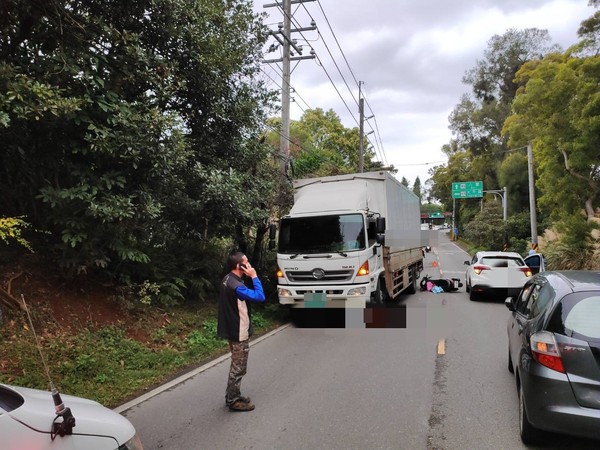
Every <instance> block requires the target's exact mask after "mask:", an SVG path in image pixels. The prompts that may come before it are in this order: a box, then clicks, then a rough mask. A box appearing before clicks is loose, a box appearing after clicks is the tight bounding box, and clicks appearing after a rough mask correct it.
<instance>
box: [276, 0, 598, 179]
mask: <svg viewBox="0 0 600 450" xmlns="http://www.w3.org/2000/svg"><path fill="white" fill-rule="evenodd" d="M319 5H321V6H322V8H323V9H324V11H325V13H326V17H327V19H328V20H329V24H328V23H327V21H326V19H325V17H324V16H323V15H322V13H321V9H320V7H319ZM294 8H295V9H294V19H295V24H296V25H297V26H305V25H308V24H309V23H310V21H311V20H312V19H314V20H315V21H316V23H317V26H318V28H319V33H320V36H319V34H318V33H317V32H306V33H302V34H301V35H295V36H294V37H296V38H298V39H299V40H301V41H302V40H306V41H307V42H305V43H304V42H303V44H304V45H310V46H312V47H313V48H314V49H315V51H316V52H317V54H318V56H319V61H321V63H322V66H320V65H319V63H318V61H310V60H309V61H301V62H300V63H298V64H297V65H295V66H293V67H294V69H293V72H292V79H291V85H292V86H293V87H294V88H295V89H296V91H297V92H296V94H294V96H295V97H296V100H297V101H296V103H295V104H293V105H292V108H291V111H292V118H293V119H298V118H299V117H300V116H301V114H302V109H301V108H304V109H306V108H307V107H311V108H317V107H320V108H323V109H325V110H327V109H333V110H334V111H335V112H336V113H337V114H338V115H339V116H340V118H341V120H342V122H343V123H344V125H345V126H347V127H355V126H358V125H357V120H358V106H357V104H356V99H357V98H358V86H357V84H356V82H355V79H356V81H361V82H364V85H362V86H361V89H362V90H363V93H364V94H365V96H366V99H367V102H368V107H369V108H368V110H367V114H371V111H370V109H372V112H373V113H374V114H375V116H376V122H377V125H378V127H377V128H378V129H379V132H380V136H381V140H382V142H383V151H384V152H385V159H386V160H387V162H388V163H390V164H393V165H394V166H396V167H397V168H398V169H399V174H398V177H399V178H401V177H402V176H405V177H406V178H407V179H408V180H409V181H410V182H413V181H414V179H415V178H416V177H417V176H419V178H420V179H421V182H422V183H424V182H425V180H426V179H427V178H429V175H428V171H429V169H430V168H431V167H432V166H433V162H435V163H436V164H437V163H438V162H439V161H440V160H442V161H443V160H445V155H444V154H443V153H442V152H441V147H442V146H443V145H445V144H447V143H448V142H449V141H450V139H451V137H452V135H451V132H450V130H449V129H448V124H449V123H448V116H449V114H450V113H451V111H452V109H453V108H454V107H455V106H456V105H457V104H458V103H459V101H460V98H461V96H462V95H463V94H464V93H465V92H469V90H470V89H469V88H470V87H469V86H467V85H465V84H463V83H462V78H463V76H464V74H465V72H466V71H467V70H469V69H471V68H472V67H474V66H475V64H476V62H477V60H478V59H482V58H483V57H484V51H485V50H486V49H487V45H488V42H489V40H490V39H491V38H492V36H494V35H502V34H504V33H505V32H506V31H507V30H508V29H512V28H514V29H526V28H539V29H547V30H548V31H549V33H550V36H551V37H552V39H553V42H554V43H558V44H560V45H561V47H562V48H563V49H566V48H567V47H569V46H570V45H572V44H574V43H575V42H576V41H577V29H578V27H579V25H580V23H581V21H582V20H584V19H586V18H588V17H590V16H591V15H592V14H593V12H594V9H593V8H591V7H589V6H587V2H586V1H582V0H529V1H523V0H479V1H477V2H474V1H472V0H453V1H439V0H404V1H396V2H392V1H390V0H370V1H369V2H364V1H362V0H345V1H344V2H338V1H335V2H334V1H328V0H319V1H317V2H308V3H305V4H304V5H302V6H300V5H297V6H295V7H294ZM270 12H271V13H272V14H273V15H274V18H273V20H272V21H273V22H277V21H281V14H279V16H278V15H277V14H276V12H275V11H272V10H271V11H270ZM329 26H331V28H332V29H333V34H332V33H331V31H330V30H329ZM336 40H337V42H336ZM338 43H339V46H340V47H341V48H342V51H343V54H342V53H341V52H340V50H339V48H338ZM325 44H326V45H327V47H326V46H325ZM330 53H331V55H332V56H333V58H332V56H331V55H330ZM344 57H345V59H344ZM334 60H335V63H334ZM346 61H347V62H348V64H349V65H350V68H351V70H352V72H351V71H350V69H349V68H348V65H347V63H346ZM336 63H337V67H336ZM271 70H273V72H272V73H273V74H274V75H273V76H275V77H277V76H280V73H279V74H278V73H277V71H276V70H275V69H273V68H272V69H271ZM339 72H341V73H342V74H340V73H339ZM327 74H328V75H327ZM342 75H343V76H342ZM328 76H329V77H331V79H332V80H333V83H334V84H335V86H336V87H337V91H336V88H334V87H333V86H332V83H331V82H330V81H329V79H328ZM346 84H347V85H348V86H349V89H348V87H346ZM338 92H339V94H338ZM340 96H341V97H342V98H343V99H344V102H345V104H344V102H343V101H342V100H341V99H340ZM305 102H306V103H305ZM348 110H350V111H348ZM373 122H374V121H373V120H372V119H371V120H370V121H368V122H367V127H366V130H367V131H369V130H370V129H371V128H368V127H372V128H374V123H373ZM373 137H374V136H373V135H371V136H369V138H370V139H371V140H373ZM380 151H381V150H380Z"/></svg>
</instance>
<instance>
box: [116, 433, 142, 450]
mask: <svg viewBox="0 0 600 450" xmlns="http://www.w3.org/2000/svg"><path fill="white" fill-rule="evenodd" d="M119 450H144V446H143V445H142V441H140V438H139V436H138V435H137V434H136V435H134V436H133V437H132V438H131V439H129V440H128V441H127V442H125V443H124V444H123V445H121V446H120V447H119Z"/></svg>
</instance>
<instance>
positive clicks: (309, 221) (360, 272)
mask: <svg viewBox="0 0 600 450" xmlns="http://www.w3.org/2000/svg"><path fill="white" fill-rule="evenodd" d="M377 231H378V230H377V219H376V218H375V217H374V216H369V215H368V214H365V213H363V212H359V211H355V212H348V211H331V212H329V213H327V214H322V213H321V214H317V215H312V214H301V215H295V216H293V217H291V216H286V217H283V218H282V219H281V221H280V231H279V246H278V252H277V253H278V261H279V270H278V273H277V278H278V294H279V299H280V303H281V304H286V305H293V306H298V307H311V306H314V307H343V308H345V307H364V306H365V305H366V303H367V302H368V301H370V300H371V292H373V291H374V290H375V289H376V283H377V278H378V276H379V274H380V273H381V271H382V270H383V262H382V256H383V253H382V251H381V244H380V243H379V242H378V233H377Z"/></svg>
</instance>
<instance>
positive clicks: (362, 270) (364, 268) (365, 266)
mask: <svg viewBox="0 0 600 450" xmlns="http://www.w3.org/2000/svg"><path fill="white" fill-rule="evenodd" d="M364 275H369V261H365V262H364V263H363V265H362V266H360V269H358V272H356V276H359V277H362V276H364Z"/></svg>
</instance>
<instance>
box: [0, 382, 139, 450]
mask: <svg viewBox="0 0 600 450" xmlns="http://www.w3.org/2000/svg"><path fill="white" fill-rule="evenodd" d="M0 442H1V443H0V447H1V448H2V449H3V450H24V449H35V450H45V449H48V450H72V449H85V450H117V449H118V450H143V447H142V443H141V441H140V439H139V438H138V436H137V434H136V433H135V429H134V428H133V425H132V424H131V423H130V422H129V421H128V420H127V419H126V418H125V417H123V416H122V415H120V414H118V413H116V412H115V411H113V410H111V409H108V408H105V407H104V406H102V405H101V404H100V403H97V402H95V401H92V400H86V399H84V398H80V397H73V396H71V395H61V394H58V393H57V392H56V391H53V392H49V391H41V390H38V389H29V388H24V387H17V386H9V385H6V384H0Z"/></svg>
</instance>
